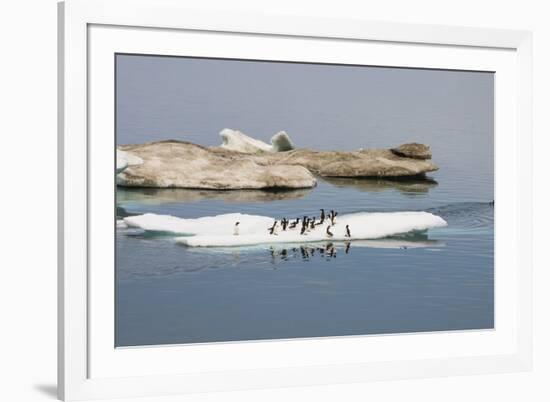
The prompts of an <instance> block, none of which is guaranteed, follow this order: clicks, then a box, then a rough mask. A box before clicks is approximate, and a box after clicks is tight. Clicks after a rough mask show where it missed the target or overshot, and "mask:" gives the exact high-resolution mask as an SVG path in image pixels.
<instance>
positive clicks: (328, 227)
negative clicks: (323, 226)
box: [327, 225, 334, 237]
mask: <svg viewBox="0 0 550 402" xmlns="http://www.w3.org/2000/svg"><path fill="white" fill-rule="evenodd" d="M327 236H328V237H332V236H334V235H333V234H332V232H331V231H330V225H328V226H327Z"/></svg>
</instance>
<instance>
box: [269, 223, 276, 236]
mask: <svg viewBox="0 0 550 402" xmlns="http://www.w3.org/2000/svg"><path fill="white" fill-rule="evenodd" d="M276 226H277V221H275V222H273V226H271V227H270V228H269V229H267V230H269V234H270V235H276V234H277V232H276V231H275V227H276Z"/></svg>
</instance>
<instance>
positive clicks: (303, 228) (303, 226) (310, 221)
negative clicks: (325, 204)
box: [233, 208, 351, 238]
mask: <svg viewBox="0 0 550 402" xmlns="http://www.w3.org/2000/svg"><path fill="white" fill-rule="evenodd" d="M320 211H321V215H320V216H319V218H318V219H317V217H316V216H314V217H313V218H310V217H309V216H304V217H302V218H296V219H295V220H293V221H292V222H291V221H289V220H288V219H286V218H283V219H281V221H280V222H279V221H277V220H276V221H275V222H273V226H271V227H269V228H268V229H267V231H268V233H269V234H270V235H273V236H277V235H278V233H277V231H278V229H279V226H280V228H281V230H282V231H283V232H285V231H286V230H287V229H288V230H298V229H297V228H298V225H300V235H303V236H305V235H307V233H308V232H310V231H313V230H315V227H316V226H319V225H322V224H324V223H325V221H330V225H328V226H327V228H326V230H325V232H326V235H327V237H328V238H331V237H332V236H334V234H333V233H332V232H331V231H330V228H331V227H333V226H334V225H335V224H336V216H338V212H336V211H334V210H332V209H331V210H330V213H329V214H325V210H324V209H322V208H321V210H320ZM300 222H301V223H300ZM239 224H240V222H235V227H234V229H233V234H234V235H235V236H238V235H239ZM345 236H346V237H351V232H350V229H349V225H346V235H345Z"/></svg>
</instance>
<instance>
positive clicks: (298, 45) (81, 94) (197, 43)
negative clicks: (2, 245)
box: [58, 0, 532, 400]
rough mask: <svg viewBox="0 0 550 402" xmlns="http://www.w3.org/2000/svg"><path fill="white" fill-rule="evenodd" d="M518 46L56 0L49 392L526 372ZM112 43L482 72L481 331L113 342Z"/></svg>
mask: <svg viewBox="0 0 550 402" xmlns="http://www.w3.org/2000/svg"><path fill="white" fill-rule="evenodd" d="M304 41H307V42H308V48H311V49H309V50H308V51H307V52H306V51H305V50H304V49H305V47H304ZM220 43H221V45H220ZM280 43H284V44H285V46H279V44H280ZM281 48H284V53H281V52H282V51H281V50H277V49H281ZM531 48H532V38H531V33H529V32H525V31H508V30H495V29H480V28H463V27H445V26H431V25H412V24H401V23H389V22H388V23H386V22H368V21H362V20H323V19H317V18H308V17H296V16H280V15H242V14H232V13H228V12H221V11H220V12H213V11H201V10H188V9H186V8H185V6H184V4H183V2H181V1H177V0H156V1H155V0H134V1H129V0H68V1H66V2H64V3H60V4H59V49H60V51H59V146H58V147H59V148H58V149H59V183H60V184H59V230H58V233H59V281H58V284H59V344H58V353H59V364H58V367H59V374H58V390H59V397H60V398H61V399H64V400H79V399H94V398H107V397H110V398H114V397H142V396H157V395H168V394H178V393H188V392H203V391H204V392H206V391H220V390H238V389H253V388H264V387H282V386H285V387H288V386H300V385H316V384H328V383H346V382H358V381H369V380H378V379H400V378H417V377H432V376H448V375H465V374H479V373H497V372H510V371H520V370H529V369H530V367H531V360H532V345H531V311H532V308H531V280H532V278H531V265H532V263H531V244H532V240H531V227H532V215H531V214H532V211H531V209H532V208H531V203H532V199H531V193H532V189H531V177H532V172H531V170H532V169H531V147H532V143H531V108H532V106H531V91H532V88H531V86H532V81H531V80H532V73H531V58H532V56H531V52H532V50H531ZM315 49H317V50H315ZM356 49H360V50H364V52H355V50H356ZM326 50H329V51H326ZM367 50H368V52H367ZM124 51H125V52H130V53H131V52H137V53H144V54H175V55H178V54H179V55H193V56H197V55H198V56H203V55H206V56H207V55H211V54H215V55H217V56H221V57H236V58H247V57H250V58H252V56H254V58H259V59H262V58H263V59H287V60H301V61H319V60H321V59H320V57H321V56H320V54H324V56H322V57H323V60H329V59H330V61H333V62H334V61H336V62H342V63H346V62H347V63H352V62H357V60H359V62H358V63H359V64H375V65H387V66H409V67H420V68H426V67H428V68H455V69H466V70H468V69H480V70H491V71H495V72H496V74H497V75H496V77H497V78H496V81H495V88H496V90H495V104H496V107H495V127H496V128H495V161H496V162H495V177H496V188H495V193H496V195H495V198H496V199H497V203H496V207H495V216H496V220H497V225H496V248H495V270H496V282H495V295H496V296H495V298H496V303H495V304H496V325H495V327H496V328H495V330H494V331H484V332H483V331H457V332H448V333H441V334H433V333H419V334H409V335H392V336H370V337H367V336H359V337H336V338H328V339H305V340H299V341H293V340H281V341H269V342H241V343H232V344H219V345H218V344H210V345H208V344H206V345H196V346H186V345H179V346H178V345H176V346H169V347H152V348H136V349H122V350H115V348H114V346H111V345H114V344H113V343H112V342H111V338H112V336H113V334H112V331H113V328H112V327H113V320H112V310H113V308H114V306H113V298H112V294H113V292H114V290H113V289H112V288H113V286H112V275H111V276H109V273H110V272H112V266H110V265H109V264H112V263H113V262H112V258H111V253H112V250H110V249H109V247H110V246H109V244H111V247H112V242H110V240H109V236H112V226H109V225H110V223H109V222H112V221H113V220H112V217H111V216H110V215H109V214H110V212H109V208H111V210H112V198H110V197H112V191H114V190H113V188H114V181H113V180H114V178H113V177H112V172H113V169H112V167H113V166H114V160H111V159H113V158H110V159H109V155H112V152H113V149H112V146H113V139H112V137H111V136H110V135H109V134H108V133H109V132H111V131H112V130H113V124H112V119H113V116H112V113H113V112H112V110H113V108H112V107H110V105H112V97H113V92H114V91H113V86H112V80H113V79H114V76H113V75H112V70H111V69H112V68H113V66H112V64H114V63H111V61H110V60H111V58H112V55H113V54H116V53H117V52H124ZM251 52H252V53H251ZM254 52H255V53H254ZM277 52H279V53H277ZM315 52H317V53H315ZM358 54H360V55H361V54H362V55H363V56H364V57H365V58H364V59H357V57H359V56H358ZM306 59H307V60H306ZM102 161H103V162H102ZM106 161H110V162H106ZM109 175H110V177H111V178H110V179H108V177H109ZM109 180H111V181H109ZM504 181H505V183H506V185H502V183H503V182H504ZM499 183H500V184H499ZM102 216H105V217H106V219H99V218H97V217H102ZM91 217H93V220H91ZM96 218H97V219H96ZM103 222H104V223H103ZM107 232H109V233H110V234H109V233H107ZM104 239H105V241H104ZM109 261H111V262H109ZM99 266H102V267H104V268H98V269H92V267H99ZM109 281H111V287H109ZM100 295H101V297H99V296H100ZM450 345H452V347H451V346H450Z"/></svg>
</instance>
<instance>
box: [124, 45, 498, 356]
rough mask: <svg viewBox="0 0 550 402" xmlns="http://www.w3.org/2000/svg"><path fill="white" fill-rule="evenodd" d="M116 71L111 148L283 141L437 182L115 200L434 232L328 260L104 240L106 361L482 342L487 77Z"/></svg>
mask: <svg viewBox="0 0 550 402" xmlns="http://www.w3.org/2000/svg"><path fill="white" fill-rule="evenodd" d="M120 57H121V56H119V59H118V60H117V63H118V64H117V71H118V75H117V100H118V104H117V117H118V126H117V134H118V143H119V144H123V143H139V142H144V141H150V140H155V139H166V138H179V139H186V140H190V141H193V142H196V143H200V144H204V145H214V144H217V143H219V140H218V137H217V131H219V130H220V129H222V128H223V127H226V126H229V127H232V128H236V129H241V130H243V131H245V132H248V133H249V134H251V135H254V136H257V137H260V138H262V139H264V140H268V139H269V137H270V135H272V134H273V133H274V132H275V131H277V130H279V129H286V130H287V131H288V133H289V135H290V136H291V137H292V138H293V140H294V141H295V143H296V144H297V145H298V146H308V147H314V148H317V149H357V148H359V147H367V146H381V147H382V146H383V147H388V146H393V145H397V144H400V143H404V142H409V141H419V142H425V143H427V144H429V145H431V147H432V151H433V154H434V162H436V163H437V164H438V165H439V167H440V170H439V171H438V172H435V173H433V174H432V175H431V176H430V177H431V178H432V179H433V181H432V182H421V181H401V182H396V181H385V180H366V179H365V180H352V179H331V180H323V179H319V185H318V186H317V187H316V188H314V189H311V190H299V191H290V192H277V193H270V192H262V191H242V192H216V191H197V190H154V189H148V190H147V189H132V190H128V189H119V190H118V193H117V207H118V208H117V214H118V215H119V216H124V215H127V214H142V213H146V212H153V213H158V214H170V215H174V216H179V217H184V218H193V217H201V216H212V215H218V214H222V213H232V212H242V213H249V214H258V215H267V216H275V217H283V216H286V217H294V216H301V215H307V214H311V215H312V214H315V213H318V210H319V209H320V208H325V209H335V210H337V211H339V212H340V213H341V214H344V213H348V212H358V211H404V210H418V211H420V210H422V211H429V212H432V213H434V214H437V215H440V216H441V217H443V218H444V219H445V220H446V221H447V222H448V223H449V226H448V227H447V228H442V229H436V230H430V231H429V232H428V233H427V234H425V235H416V236H412V237H410V238H408V239H407V240H408V241H411V242H413V243H416V244H423V245H424V246H425V247H422V248H413V247H408V248H398V249H391V248H390V249H389V248H384V246H385V243H376V242H374V243H371V244H369V245H368V247H365V246H364V245H361V244H354V243H353V242H352V243H351V245H350V246H349V248H347V249H346V248H345V247H343V246H337V247H336V248H335V249H334V250H332V251H330V253H329V252H328V249H325V248H324V247H320V248H316V247H312V246H308V247H300V246H299V245H294V246H289V247H287V248H285V247H282V246H277V247H276V248H271V247H269V246H258V247H247V248H232V249H193V248H186V247H184V246H180V245H177V244H176V243H175V242H174V240H173V237H171V236H167V235H151V234H139V233H135V232H132V231H119V232H118V233H117V244H116V250H117V257H116V274H117V275H116V278H117V279H116V345H117V346H134V345H152V344H174V343H193V342H218V341H237V340H255V339H277V338H296V337H318V336H338V335H363V334H387V333H404V332H418V331H439V330H465V329H487V328H493V324H494V314H493V310H494V302H493V297H494V288H493V282H494V270H493V239H494V235H493V229H494V225H493V206H492V204H491V201H492V200H493V197H494V195H493V151H492V149H493V135H492V130H493V125H492V124H493V123H492V102H493V77H492V75H491V74H487V73H467V72H451V71H428V70H403V69H381V68H364V67H363V68H361V67H355V68H342V67H338V66H316V65H313V66H312V65H308V66H304V65H296V64H293V65H287V64H281V63H276V64H270V63H243V62H226V61H217V60H188V59H177V58H155V57H141V56H140V57H136V56H124V57H122V58H120ZM227 77H231V78H232V79H231V80H229V79H227ZM245 78H246V79H245ZM236 93H237V94H239V96H238V98H236V97H235V94H236ZM267 94H269V96H267ZM270 111H271V112H272V113H270ZM236 122H240V125H236ZM260 127H261V128H262V129H261V130H260V129H259V128H260ZM182 133H183V134H182ZM185 133H191V134H185Z"/></svg>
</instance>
